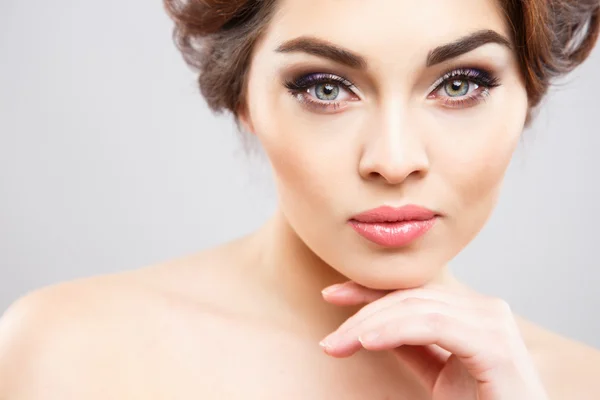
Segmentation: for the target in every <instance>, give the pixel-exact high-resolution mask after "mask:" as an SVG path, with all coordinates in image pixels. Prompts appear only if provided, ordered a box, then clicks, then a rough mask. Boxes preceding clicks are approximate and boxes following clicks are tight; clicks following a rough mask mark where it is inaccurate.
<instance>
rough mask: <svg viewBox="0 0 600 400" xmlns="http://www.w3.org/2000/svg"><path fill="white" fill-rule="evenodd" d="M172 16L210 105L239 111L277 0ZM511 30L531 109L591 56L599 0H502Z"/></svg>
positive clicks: (175, 0) (221, 0) (171, 6)
mask: <svg viewBox="0 0 600 400" xmlns="http://www.w3.org/2000/svg"><path fill="white" fill-rule="evenodd" d="M163 1H164V6H165V9H166V11H167V13H168V14H169V16H170V17H171V18H172V20H173V21H174V22H175V27H174V30H173V38H174V41H175V44H176V46H177V48H178V49H179V50H180V52H181V54H182V55H183V58H184V59H185V61H186V63H187V64H188V65H189V66H190V67H192V68H194V69H195V70H196V71H197V72H198V85H199V88H200V91H201V93H202V95H203V97H204V98H205V100H206V102H207V104H208V106H209V107H210V108H211V110H212V111H213V112H223V111H229V112H231V113H233V115H234V116H235V117H236V122H237V116H238V112H239V110H240V107H241V106H243V105H244V101H245V97H246V92H245V90H246V78H247V72H248V69H249V66H250V60H251V56H252V50H253V47H254V44H255V43H256V42H257V40H258V39H259V38H260V36H261V34H262V33H263V32H264V30H265V28H266V26H267V25H268V23H269V21H270V18H271V16H272V14H273V11H274V8H275V3H276V0H163ZM497 1H498V5H499V7H500V9H501V10H502V11H503V12H504V15H505V16H506V19H507V23H508V26H509V27H510V29H511V32H512V38H511V40H512V41H513V43H514V45H515V50H516V55H517V58H518V61H519V65H520V70H521V74H522V77H523V80H524V82H525V88H526V91H527V97H528V102H529V110H528V114H527V120H526V125H528V124H529V122H530V119H531V111H532V110H533V109H534V108H535V107H536V106H537V105H538V104H539V103H540V102H541V100H542V99H543V97H544V96H545V94H546V93H547V91H548V88H549V86H550V85H551V84H552V81H553V80H554V79H555V78H557V77H559V76H562V75H565V74H567V73H569V72H571V71H572V70H573V69H575V68H576V67H577V66H579V65H580V64H581V63H582V62H583V61H585V60H586V59H587V58H588V56H589V55H590V53H591V51H592V49H593V48H594V46H595V45H596V42H597V41H598V35H599V32H600V0H497Z"/></svg>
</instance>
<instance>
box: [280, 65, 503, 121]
mask: <svg viewBox="0 0 600 400" xmlns="http://www.w3.org/2000/svg"><path fill="white" fill-rule="evenodd" d="M455 81H459V82H467V84H469V87H468V90H469V89H470V88H471V85H470V84H471V83H473V84H475V85H477V87H476V88H475V89H474V90H472V91H471V93H470V94H469V95H463V96H466V97H463V96H460V98H458V99H457V100H452V97H444V98H445V99H446V100H443V101H442V105H443V106H445V107H448V108H459V109H460V108H468V107H472V106H474V105H477V104H479V103H480V102H482V101H485V98H486V97H487V96H489V94H490V90H491V89H492V88H494V87H497V86H500V82H499V79H498V78H497V77H496V76H494V74H493V73H491V72H490V71H486V70H485V69H479V68H457V69H453V70H451V71H449V72H446V73H445V74H443V75H442V76H441V77H440V78H439V79H437V80H436V81H435V83H434V84H433V85H432V87H433V89H432V90H431V92H430V94H429V95H428V96H427V97H428V98H437V97H438V96H437V95H436V93H437V92H439V91H440V90H442V89H443V88H444V85H446V84H448V83H450V82H455ZM327 83H330V84H332V85H334V86H340V87H341V88H344V89H345V90H346V91H347V92H349V93H350V95H352V96H354V97H355V98H356V100H358V96H357V95H356V93H355V92H354V90H353V89H355V86H354V84H353V83H352V82H350V81H349V80H347V79H345V78H342V77H340V76H338V75H334V74H329V73H312V74H305V75H301V76H299V77H297V78H295V79H292V80H290V81H286V82H285V84H284V85H285V87H286V88H287V89H288V90H289V92H290V94H291V95H292V96H293V97H294V98H296V99H297V100H298V101H300V102H301V103H302V104H304V105H306V106H308V107H309V108H311V109H315V110H319V111H336V110H339V109H340V108H342V107H343V106H344V105H345V103H346V101H337V102H336V101H323V100H318V99H316V98H315V97H314V96H312V95H310V94H309V93H308V91H309V89H311V88H312V87H314V86H317V85H320V84H327ZM432 96H433V97H432ZM351 101H355V100H351Z"/></svg>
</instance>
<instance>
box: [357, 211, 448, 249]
mask: <svg viewBox="0 0 600 400" xmlns="http://www.w3.org/2000/svg"><path fill="white" fill-rule="evenodd" d="M437 217H438V215H437V214H436V213H435V212H433V211H431V210H428V209H426V208H424V207H420V206H415V205H408V206H403V207H398V208H396V207H390V206H383V207H378V208H374V209H372V210H369V211H365V212H363V213H360V214H358V215H355V216H354V217H352V218H351V219H350V220H349V221H348V223H349V224H350V226H352V228H353V229H354V230H355V231H356V232H357V233H358V234H359V235H361V236H362V237H364V238H365V239H367V240H370V241H371V242H373V243H376V244H378V245H380V246H384V247H402V246H406V245H408V244H410V243H411V242H412V241H414V240H416V239H417V238H419V237H421V236H423V235H425V233H427V232H428V231H429V230H430V229H431V228H432V227H433V225H434V224H435V222H436V221H437Z"/></svg>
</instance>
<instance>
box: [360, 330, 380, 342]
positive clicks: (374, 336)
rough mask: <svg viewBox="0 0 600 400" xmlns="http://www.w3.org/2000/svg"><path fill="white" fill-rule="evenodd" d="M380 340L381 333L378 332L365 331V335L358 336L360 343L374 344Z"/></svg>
mask: <svg viewBox="0 0 600 400" xmlns="http://www.w3.org/2000/svg"><path fill="white" fill-rule="evenodd" d="M378 340H379V333H377V332H368V333H365V334H364V335H360V336H359V337H358V341H359V342H360V344H365V343H366V344H373V343H377V341H378Z"/></svg>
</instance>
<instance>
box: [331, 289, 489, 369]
mask: <svg viewBox="0 0 600 400" xmlns="http://www.w3.org/2000/svg"><path fill="white" fill-rule="evenodd" d="M438 315H441V316H445V317H447V318H451V319H454V320H460V321H462V322H464V323H471V324H473V325H475V324H481V323H484V322H486V321H483V320H482V317H481V316H480V315H478V314H474V313H473V312H471V311H470V310H465V309H462V308H460V307H456V306H451V305H448V304H446V303H443V302H439V301H435V300H425V299H407V300H406V301H405V302H403V304H401V305H400V306H399V305H392V306H389V307H387V308H385V309H383V310H380V311H379V312H377V313H374V314H373V315H371V316H369V317H368V318H366V319H365V320H363V321H361V322H360V323H359V324H357V325H355V326H354V327H352V328H350V329H348V330H346V331H342V332H340V331H336V332H334V333H333V334H331V335H329V336H328V337H327V338H325V340H324V341H325V342H326V343H327V344H328V346H327V349H326V350H327V353H328V354H330V355H334V356H339V357H347V356H349V355H352V354H354V353H355V352H356V351H358V350H359V349H360V348H361V347H365V346H364V344H363V345H361V343H360V341H359V338H362V337H363V335H369V334H373V333H380V334H382V337H381V338H380V341H381V343H380V345H381V346H382V348H381V349H380V350H387V349H391V348H394V347H398V346H399V345H398V346H394V343H395V342H394V340H395V338H394V337H392V336H393V334H394V333H395V331H394V329H396V330H401V327H402V324H403V323H409V324H417V323H421V324H423V323H425V324H426V327H428V326H427V324H429V323H430V319H432V318H438ZM423 320H424V321H423ZM411 321H412V322H411ZM384 333H385V334H386V335H387V336H386V335H383V334H384ZM399 338H400V339H401V338H402V336H399ZM401 344H413V343H401ZM401 344H400V345H401ZM414 344H417V345H425V344H436V343H429V342H425V343H414ZM365 348H367V347H365ZM373 350H376V349H373Z"/></svg>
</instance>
